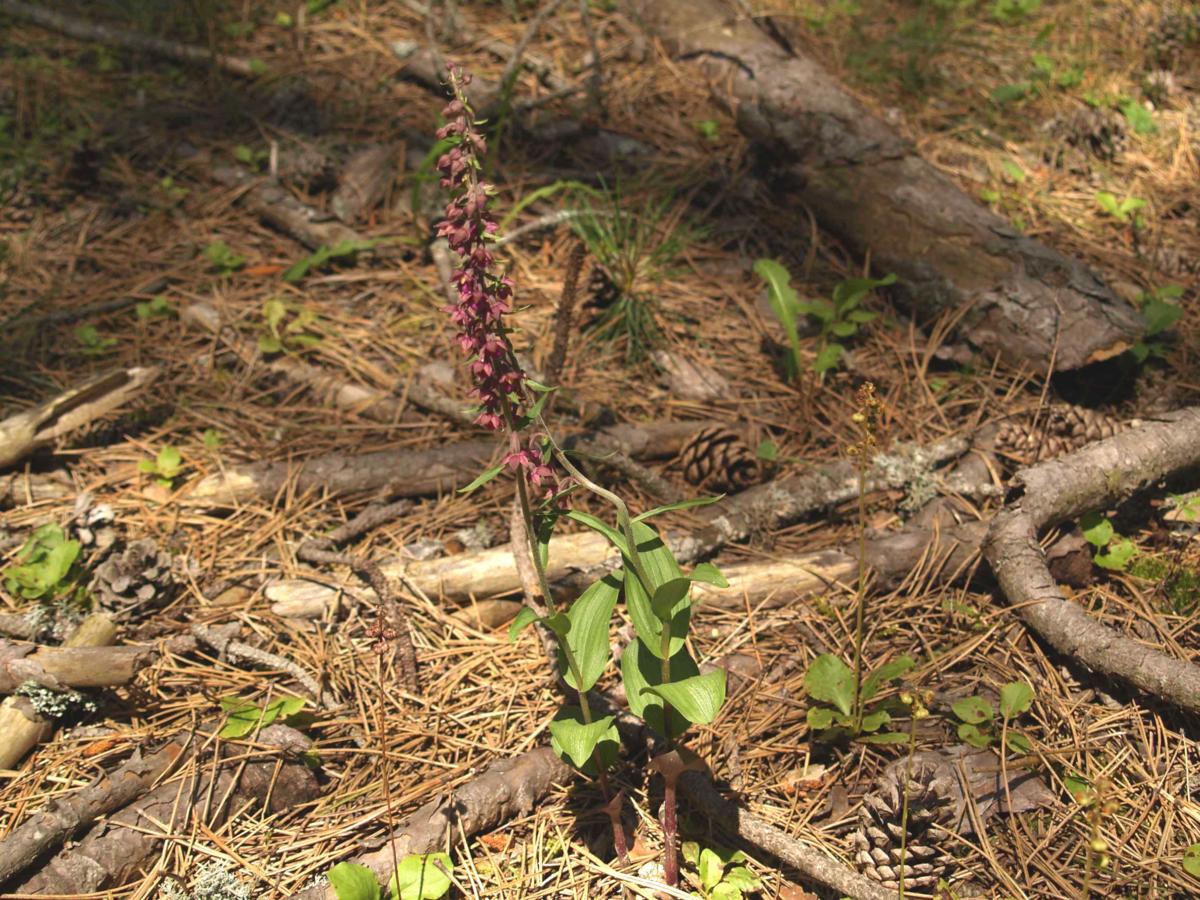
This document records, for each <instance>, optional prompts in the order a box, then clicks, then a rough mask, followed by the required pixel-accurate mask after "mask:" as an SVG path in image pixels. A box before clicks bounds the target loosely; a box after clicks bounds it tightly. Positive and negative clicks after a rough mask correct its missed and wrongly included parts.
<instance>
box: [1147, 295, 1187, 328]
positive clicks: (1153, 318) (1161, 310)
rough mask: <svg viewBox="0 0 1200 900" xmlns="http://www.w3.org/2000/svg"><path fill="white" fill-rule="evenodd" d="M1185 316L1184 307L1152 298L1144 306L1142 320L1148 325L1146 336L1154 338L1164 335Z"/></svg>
mask: <svg viewBox="0 0 1200 900" xmlns="http://www.w3.org/2000/svg"><path fill="white" fill-rule="evenodd" d="M1182 315H1183V307H1181V306H1179V305H1177V304H1175V303H1169V302H1167V301H1166V300H1160V299H1158V298H1157V297H1152V298H1151V299H1149V300H1147V301H1146V303H1145V304H1144V305H1143V306H1142V320H1143V321H1144V322H1145V323H1146V335H1147V336H1148V337H1154V336H1155V335H1157V334H1162V333H1163V332H1164V331H1166V330H1167V329H1168V328H1170V327H1171V326H1172V325H1174V324H1175V323H1176V322H1178V321H1179V317H1180V316H1182Z"/></svg>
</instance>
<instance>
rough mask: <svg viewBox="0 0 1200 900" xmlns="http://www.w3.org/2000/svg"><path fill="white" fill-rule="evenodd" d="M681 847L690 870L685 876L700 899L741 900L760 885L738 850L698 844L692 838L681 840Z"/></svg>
mask: <svg viewBox="0 0 1200 900" xmlns="http://www.w3.org/2000/svg"><path fill="white" fill-rule="evenodd" d="M682 850H683V860H684V862H686V863H688V865H690V866H691V867H692V869H693V870H694V873H693V872H689V873H688V875H687V877H688V880H689V881H690V882H691V883H692V884H693V886H695V888H696V890H697V892H698V896H700V897H701V898H703V900H742V898H743V897H745V896H746V895H747V894H750V893H753V892H754V891H757V890H758V889H759V887H760V886H761V882H760V881H759V880H758V878H756V877H755V876H754V873H753V872H751V871H750V870H749V869H748V868H747V867H746V866H745V863H746V862H747V859H746V854H745V853H743V852H742V851H740V850H731V849H729V848H727V847H715V846H714V847H701V846H700V845H699V844H698V843H696V842H695V841H685V842H684V844H683V847H682Z"/></svg>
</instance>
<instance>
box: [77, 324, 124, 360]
mask: <svg viewBox="0 0 1200 900" xmlns="http://www.w3.org/2000/svg"><path fill="white" fill-rule="evenodd" d="M75 340H77V341H78V342H79V346H80V347H82V348H83V352H84V354H85V355H87V356H103V355H104V354H106V353H111V352H112V350H113V348H114V347H116V346H117V339H116V338H115V337H108V336H106V335H102V334H101V333H100V332H99V331H98V330H97V329H96V326H95V325H79V326H78V327H76V329H75Z"/></svg>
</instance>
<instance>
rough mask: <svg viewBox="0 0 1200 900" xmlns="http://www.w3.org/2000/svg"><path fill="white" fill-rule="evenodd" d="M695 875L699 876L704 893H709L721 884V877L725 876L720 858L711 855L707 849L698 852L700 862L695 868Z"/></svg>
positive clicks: (713, 854)
mask: <svg viewBox="0 0 1200 900" xmlns="http://www.w3.org/2000/svg"><path fill="white" fill-rule="evenodd" d="M696 873H697V874H698V875H699V876H700V883H701V884H702V885H704V889H705V890H706V891H711V890H712V889H713V888H714V887H716V886H717V885H718V884H720V882H721V876H722V875H724V874H725V863H724V862H722V860H721V857H719V856H717V854H715V853H713V851H712V850H710V849H709V848H708V847H705V848H704V849H703V850H701V851H700V862H699V863H698V864H697V866H696Z"/></svg>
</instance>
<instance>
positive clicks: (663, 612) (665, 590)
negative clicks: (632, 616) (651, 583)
mask: <svg viewBox="0 0 1200 900" xmlns="http://www.w3.org/2000/svg"><path fill="white" fill-rule="evenodd" d="M691 589H692V581H691V579H690V578H672V579H671V580H670V581H668V582H667V583H666V584H660V585H659V586H658V587H657V588H656V589H655V591H654V596H653V597H651V598H650V608H651V609H653V610H654V614H655V615H656V616H658V618H659V619H660V620H662V621H663V622H670V621H671V617H672V616H673V614H674V612H675V610H676V608H677V607H678V605H679V603H680V602H681V601H683V600H686V599H687V597H688V594H689V592H690V591H691Z"/></svg>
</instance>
